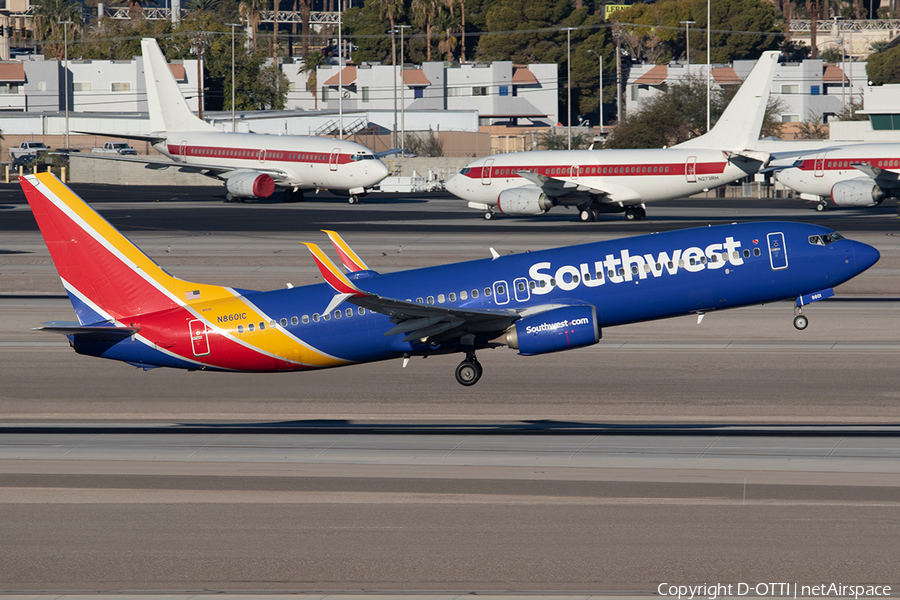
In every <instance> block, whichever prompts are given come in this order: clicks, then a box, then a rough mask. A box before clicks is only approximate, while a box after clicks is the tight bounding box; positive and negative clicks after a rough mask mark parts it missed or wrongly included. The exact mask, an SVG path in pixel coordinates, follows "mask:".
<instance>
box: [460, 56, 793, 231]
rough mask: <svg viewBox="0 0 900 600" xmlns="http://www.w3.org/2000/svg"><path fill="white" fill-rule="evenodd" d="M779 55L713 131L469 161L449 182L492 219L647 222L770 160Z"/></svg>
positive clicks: (757, 72) (765, 61)
mask: <svg viewBox="0 0 900 600" xmlns="http://www.w3.org/2000/svg"><path fill="white" fill-rule="evenodd" d="M777 61H778V52H766V53H764V54H763V55H762V57H761V58H760V59H759V61H758V62H757V64H756V66H755V67H754V69H753V71H752V72H751V73H750V75H749V76H748V77H747V80H746V81H744V83H743V85H742V86H741V88H740V90H738V93H737V94H736V95H735V97H734V99H733V100H732V101H731V103H730V104H729V105H728V108H727V109H726V110H725V112H724V113H723V114H722V117H721V118H720V119H719V120H718V122H717V123H716V125H715V127H713V128H712V129H711V130H710V131H709V132H708V133H707V134H705V135H702V136H700V137H697V138H694V139H692V140H688V141H687V142H684V143H682V144H679V145H677V146H673V147H672V148H663V149H648V150H552V151H543V152H513V153H509V154H497V155H494V156H488V157H486V158H481V159H479V160H476V161H474V162H471V163H469V164H468V165H467V166H466V167H465V168H464V169H463V170H462V171H460V173H459V174H458V175H455V176H453V177H452V178H451V179H450V180H449V181H448V182H447V184H446V188H447V190H449V191H450V192H451V193H453V194H454V195H456V196H458V197H459V198H462V199H463V200H468V201H469V207H470V208H474V209H477V210H481V211H484V218H485V219H492V218H493V217H494V216H495V211H496V212H498V213H500V214H504V215H509V216H523V215H541V214H544V213H546V212H547V211H549V210H550V209H551V208H553V207H554V206H575V207H577V208H578V215H579V218H580V219H581V220H582V221H594V220H596V219H597V218H598V217H599V216H600V214H601V213H608V212H624V213H625V216H626V218H627V219H629V220H642V219H644V218H645V217H646V207H645V203H646V202H656V201H660V200H671V199H674V198H681V197H684V196H690V195H691V194H695V193H698V192H702V191H708V190H710V189H712V188H715V187H718V186H721V185H725V184H727V183H731V182H732V181H737V180H738V179H742V178H744V177H747V176H748V175H752V174H754V173H756V172H757V171H758V170H759V169H761V168H762V167H764V166H765V165H766V163H767V162H768V160H769V154H768V153H767V152H761V151H757V150H756V142H757V140H758V139H759V132H760V128H761V127H762V122H763V117H764V116H765V112H766V105H767V104H768V100H769V90H770V88H771V85H772V74H773V73H774V70H775V65H776V64H777Z"/></svg>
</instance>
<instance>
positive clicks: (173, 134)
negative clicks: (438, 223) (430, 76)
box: [72, 38, 389, 204]
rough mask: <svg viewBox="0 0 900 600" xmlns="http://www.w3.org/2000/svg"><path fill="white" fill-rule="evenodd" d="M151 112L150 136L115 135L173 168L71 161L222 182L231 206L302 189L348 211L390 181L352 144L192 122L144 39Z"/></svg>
mask: <svg viewBox="0 0 900 600" xmlns="http://www.w3.org/2000/svg"><path fill="white" fill-rule="evenodd" d="M141 48H142V50H143V57H144V80H145V83H146V84H147V104H148V105H149V107H150V128H151V131H152V132H153V133H151V134H149V135H118V134H117V135H118V137H125V138H130V139H140V140H144V141H149V142H151V143H152V144H153V147H154V148H156V149H157V150H158V151H159V152H162V153H163V154H165V155H166V156H168V157H169V158H171V159H172V160H173V161H175V162H174V163H168V162H161V161H159V160H150V159H144V158H137V157H130V158H129V157H125V156H96V155H90V154H73V155H72V156H73V157H76V158H92V159H98V160H119V161H126V162H137V163H144V164H146V165H147V166H148V168H152V169H166V168H169V167H175V168H178V169H179V170H180V171H183V172H188V173H201V174H203V175H207V176H209V177H215V178H218V179H221V180H223V181H224V182H225V189H226V190H227V196H226V197H227V198H228V199H229V200H235V199H242V198H268V197H269V196H271V195H272V194H273V193H274V192H275V187H276V186H278V187H281V188H284V189H285V191H284V199H285V201H302V200H303V191H304V190H323V189H324V190H329V191H332V192H338V193H347V194H349V199H350V204H355V203H357V202H358V201H359V196H360V195H361V194H363V193H364V192H365V191H366V190H367V189H369V188H371V187H373V186H375V185H377V184H378V183H380V182H381V181H382V180H383V179H384V178H385V177H387V176H388V174H389V172H388V168H387V167H386V166H385V164H384V163H383V162H381V160H379V159H378V157H376V156H375V154H374V153H373V152H372V151H371V150H369V149H368V148H366V147H365V146H363V145H362V144H357V143H356V142H351V141H348V140H341V139H331V138H324V137H313V136H302V135H262V134H258V133H232V132H225V131H221V130H220V129H217V128H216V127H214V126H213V125H211V124H210V123H207V122H206V121H203V120H202V119H199V118H197V116H196V115H194V113H192V112H191V110H190V108H188V105H187V103H186V102H185V101H184V96H182V95H181V91H180V90H179V89H178V84H177V83H176V82H175V77H173V76H172V71H171V70H170V69H169V65H168V63H166V58H165V56H163V53H162V51H161V50H160V49H159V45H158V44H157V43H156V40H154V39H153V38H145V39H143V40H141Z"/></svg>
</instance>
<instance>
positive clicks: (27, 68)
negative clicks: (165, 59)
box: [0, 55, 198, 113]
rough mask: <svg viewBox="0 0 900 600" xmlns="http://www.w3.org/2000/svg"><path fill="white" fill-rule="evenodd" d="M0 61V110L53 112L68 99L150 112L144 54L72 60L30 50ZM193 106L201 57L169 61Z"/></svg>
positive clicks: (84, 106) (75, 106)
mask: <svg viewBox="0 0 900 600" xmlns="http://www.w3.org/2000/svg"><path fill="white" fill-rule="evenodd" d="M22 58H23V60H14V61H8V62H0V111H16V112H26V113H55V112H60V111H64V110H65V108H66V99H67V97H66V93H65V86H66V81H67V80H68V87H69V94H68V103H69V110H70V111H71V112H78V113H140V112H147V110H148V108H147V88H146V87H145V85H144V63H143V59H142V58H141V57H139V56H136V57H135V58H134V59H132V60H125V61H119V60H70V61H69V71H68V77H67V76H66V70H65V62H64V61H58V60H55V59H54V60H45V59H44V57H43V56H40V55H38V56H26V57H22ZM169 67H170V68H171V69H172V74H173V75H174V76H175V80H176V81H177V82H178V86H179V88H180V89H181V92H182V94H184V96H185V98H186V99H187V102H188V105H189V106H190V107H191V110H194V111H196V110H197V106H198V104H197V96H198V95H197V88H198V86H197V61H196V60H185V61H173V62H172V64H170V65H169Z"/></svg>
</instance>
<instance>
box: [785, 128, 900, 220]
mask: <svg viewBox="0 0 900 600" xmlns="http://www.w3.org/2000/svg"><path fill="white" fill-rule="evenodd" d="M773 164H777V163H774V162H773ZM775 178H776V179H777V180H778V182H779V183H782V184H783V185H786V186H787V187H789V188H791V189H792V190H795V191H797V192H800V197H801V198H803V199H804V200H814V201H817V202H818V204H816V210H819V211H823V210H825V209H826V208H828V201H829V200H830V201H831V204H833V205H834V206H862V207H866V206H878V205H879V204H881V203H882V202H883V201H884V200H885V199H886V198H897V197H900V144H852V145H849V146H842V147H835V148H823V149H822V150H819V151H818V152H811V153H809V154H805V155H802V156H800V157H798V158H796V159H795V162H794V164H793V166H791V167H789V168H786V169H781V170H779V171H777V172H776V173H775ZM897 214H898V215H900V208H898V210H897Z"/></svg>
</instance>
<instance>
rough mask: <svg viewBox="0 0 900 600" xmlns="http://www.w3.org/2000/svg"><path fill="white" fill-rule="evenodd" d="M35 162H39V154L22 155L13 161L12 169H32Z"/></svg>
mask: <svg viewBox="0 0 900 600" xmlns="http://www.w3.org/2000/svg"><path fill="white" fill-rule="evenodd" d="M35 160H37V154H20V155H19V156H17V157H15V158H14V159H13V161H12V168H13V169H18V168H19V167H30V166H31V165H33V164H34V162H35Z"/></svg>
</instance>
